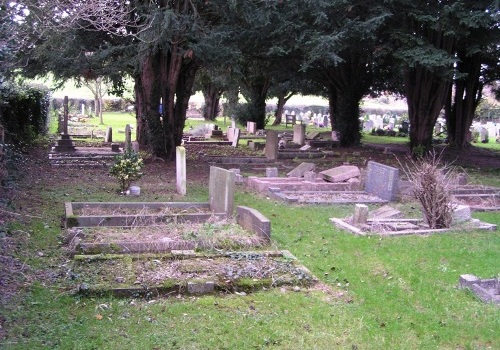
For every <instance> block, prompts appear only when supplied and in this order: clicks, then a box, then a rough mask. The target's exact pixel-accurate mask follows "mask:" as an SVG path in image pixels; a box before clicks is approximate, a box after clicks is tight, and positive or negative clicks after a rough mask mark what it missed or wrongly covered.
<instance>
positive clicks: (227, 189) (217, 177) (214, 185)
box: [208, 166, 235, 216]
mask: <svg viewBox="0 0 500 350" xmlns="http://www.w3.org/2000/svg"><path fill="white" fill-rule="evenodd" d="M234 187H235V174H234V172H232V171H229V170H226V169H222V168H218V167H215V166H211V167H210V179H209V184H208V197H209V203H210V209H211V210H212V211H213V212H215V213H226V214H227V215H228V216H232V215H233V210H234Z"/></svg>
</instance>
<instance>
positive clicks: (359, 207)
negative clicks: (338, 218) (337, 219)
mask: <svg viewBox="0 0 500 350" xmlns="http://www.w3.org/2000/svg"><path fill="white" fill-rule="evenodd" d="M367 221H368V206H367V205H365V204H356V205H355V206H354V216H353V218H352V223H353V225H354V226H359V225H365V224H366V223H367Z"/></svg>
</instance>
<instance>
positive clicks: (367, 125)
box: [363, 120, 374, 132]
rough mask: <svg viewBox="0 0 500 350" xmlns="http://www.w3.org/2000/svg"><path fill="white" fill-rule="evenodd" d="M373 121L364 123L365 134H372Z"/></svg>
mask: <svg viewBox="0 0 500 350" xmlns="http://www.w3.org/2000/svg"><path fill="white" fill-rule="evenodd" d="M373 126H374V124H373V120H367V121H366V122H364V123H363V131H364V132H371V131H372V129H373Z"/></svg>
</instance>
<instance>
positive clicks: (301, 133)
mask: <svg viewBox="0 0 500 350" xmlns="http://www.w3.org/2000/svg"><path fill="white" fill-rule="evenodd" d="M305 141H306V126H305V125H304V124H295V125H294V126H293V142H294V143H296V144H298V145H303V144H304V142H305Z"/></svg>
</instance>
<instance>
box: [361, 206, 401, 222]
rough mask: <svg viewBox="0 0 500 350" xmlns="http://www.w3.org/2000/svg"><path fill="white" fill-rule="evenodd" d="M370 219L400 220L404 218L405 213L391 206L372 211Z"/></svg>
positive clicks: (369, 215)
mask: <svg viewBox="0 0 500 350" xmlns="http://www.w3.org/2000/svg"><path fill="white" fill-rule="evenodd" d="M368 217H369V218H370V219H374V220H377V219H378V220H383V219H399V218H402V217H403V213H402V212H401V211H399V210H397V209H395V208H393V207H391V206H390V205H384V206H382V207H380V208H378V209H375V210H372V211H371V212H370V213H369V214H368Z"/></svg>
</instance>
